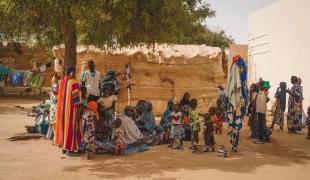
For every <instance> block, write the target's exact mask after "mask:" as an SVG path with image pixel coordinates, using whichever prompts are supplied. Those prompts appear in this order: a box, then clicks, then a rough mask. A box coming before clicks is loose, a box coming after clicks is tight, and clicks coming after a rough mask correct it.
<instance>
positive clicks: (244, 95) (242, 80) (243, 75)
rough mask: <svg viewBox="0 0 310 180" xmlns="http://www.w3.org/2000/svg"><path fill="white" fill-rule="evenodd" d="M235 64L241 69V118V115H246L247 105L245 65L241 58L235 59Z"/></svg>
mask: <svg viewBox="0 0 310 180" xmlns="http://www.w3.org/2000/svg"><path fill="white" fill-rule="evenodd" d="M236 64H237V65H238V66H241V67H242V71H241V72H240V80H241V85H242V96H243V98H244V102H245V104H244V106H242V107H241V119H243V117H244V116H245V115H246V106H247V100H248V88H247V65H246V63H245V61H244V60H243V59H242V58H240V59H239V60H237V61H236Z"/></svg>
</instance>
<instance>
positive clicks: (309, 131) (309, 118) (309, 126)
mask: <svg viewBox="0 0 310 180" xmlns="http://www.w3.org/2000/svg"><path fill="white" fill-rule="evenodd" d="M307 115H308V116H307V125H308V137H307V139H310V106H309V107H308V112H307Z"/></svg>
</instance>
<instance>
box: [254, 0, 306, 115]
mask: <svg viewBox="0 0 310 180" xmlns="http://www.w3.org/2000/svg"><path fill="white" fill-rule="evenodd" d="M309 9H310V1H309V0H279V1H276V2H275V3H273V4H271V5H269V6H267V7H265V8H262V9H260V10H258V11H257V12H254V13H253V14H251V15H250V17H249V53H248V55H249V58H248V60H249V62H248V64H249V72H250V74H249V81H250V82H256V81H258V79H259V78H260V77H262V78H263V79H264V80H268V81H270V83H271V86H272V87H271V89H270V97H273V96H274V93H275V91H276V88H277V87H278V85H279V83H280V82H281V81H284V82H287V84H288V86H289V87H291V83H290V77H291V76H292V75H296V76H298V77H301V79H302V81H303V82H302V86H303V88H304V98H305V101H304V109H306V107H307V106H309V105H310V70H309V65H310V59H309V57H308V52H309V51H310V33H309V32H310V23H309V18H310V11H309Z"/></svg>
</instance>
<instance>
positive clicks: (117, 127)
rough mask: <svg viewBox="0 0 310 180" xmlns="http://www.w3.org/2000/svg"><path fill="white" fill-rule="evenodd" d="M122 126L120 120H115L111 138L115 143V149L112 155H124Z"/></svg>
mask: <svg viewBox="0 0 310 180" xmlns="http://www.w3.org/2000/svg"><path fill="white" fill-rule="evenodd" d="M121 126H122V120H121V119H119V118H117V119H115V121H114V122H113V128H114V129H113V137H114V141H115V149H114V154H115V155H119V154H121V155H125V150H126V144H125V137H124V131H123V129H122V128H121Z"/></svg>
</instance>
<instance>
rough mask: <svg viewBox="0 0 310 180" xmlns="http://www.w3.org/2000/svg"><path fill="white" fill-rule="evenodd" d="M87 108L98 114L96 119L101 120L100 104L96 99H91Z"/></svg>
mask: <svg viewBox="0 0 310 180" xmlns="http://www.w3.org/2000/svg"><path fill="white" fill-rule="evenodd" d="M87 108H88V109H89V110H91V111H93V112H94V113H95V114H96V120H97V121H99V113H98V104H97V103H96V102H95V101H89V102H88V103H87Z"/></svg>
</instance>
